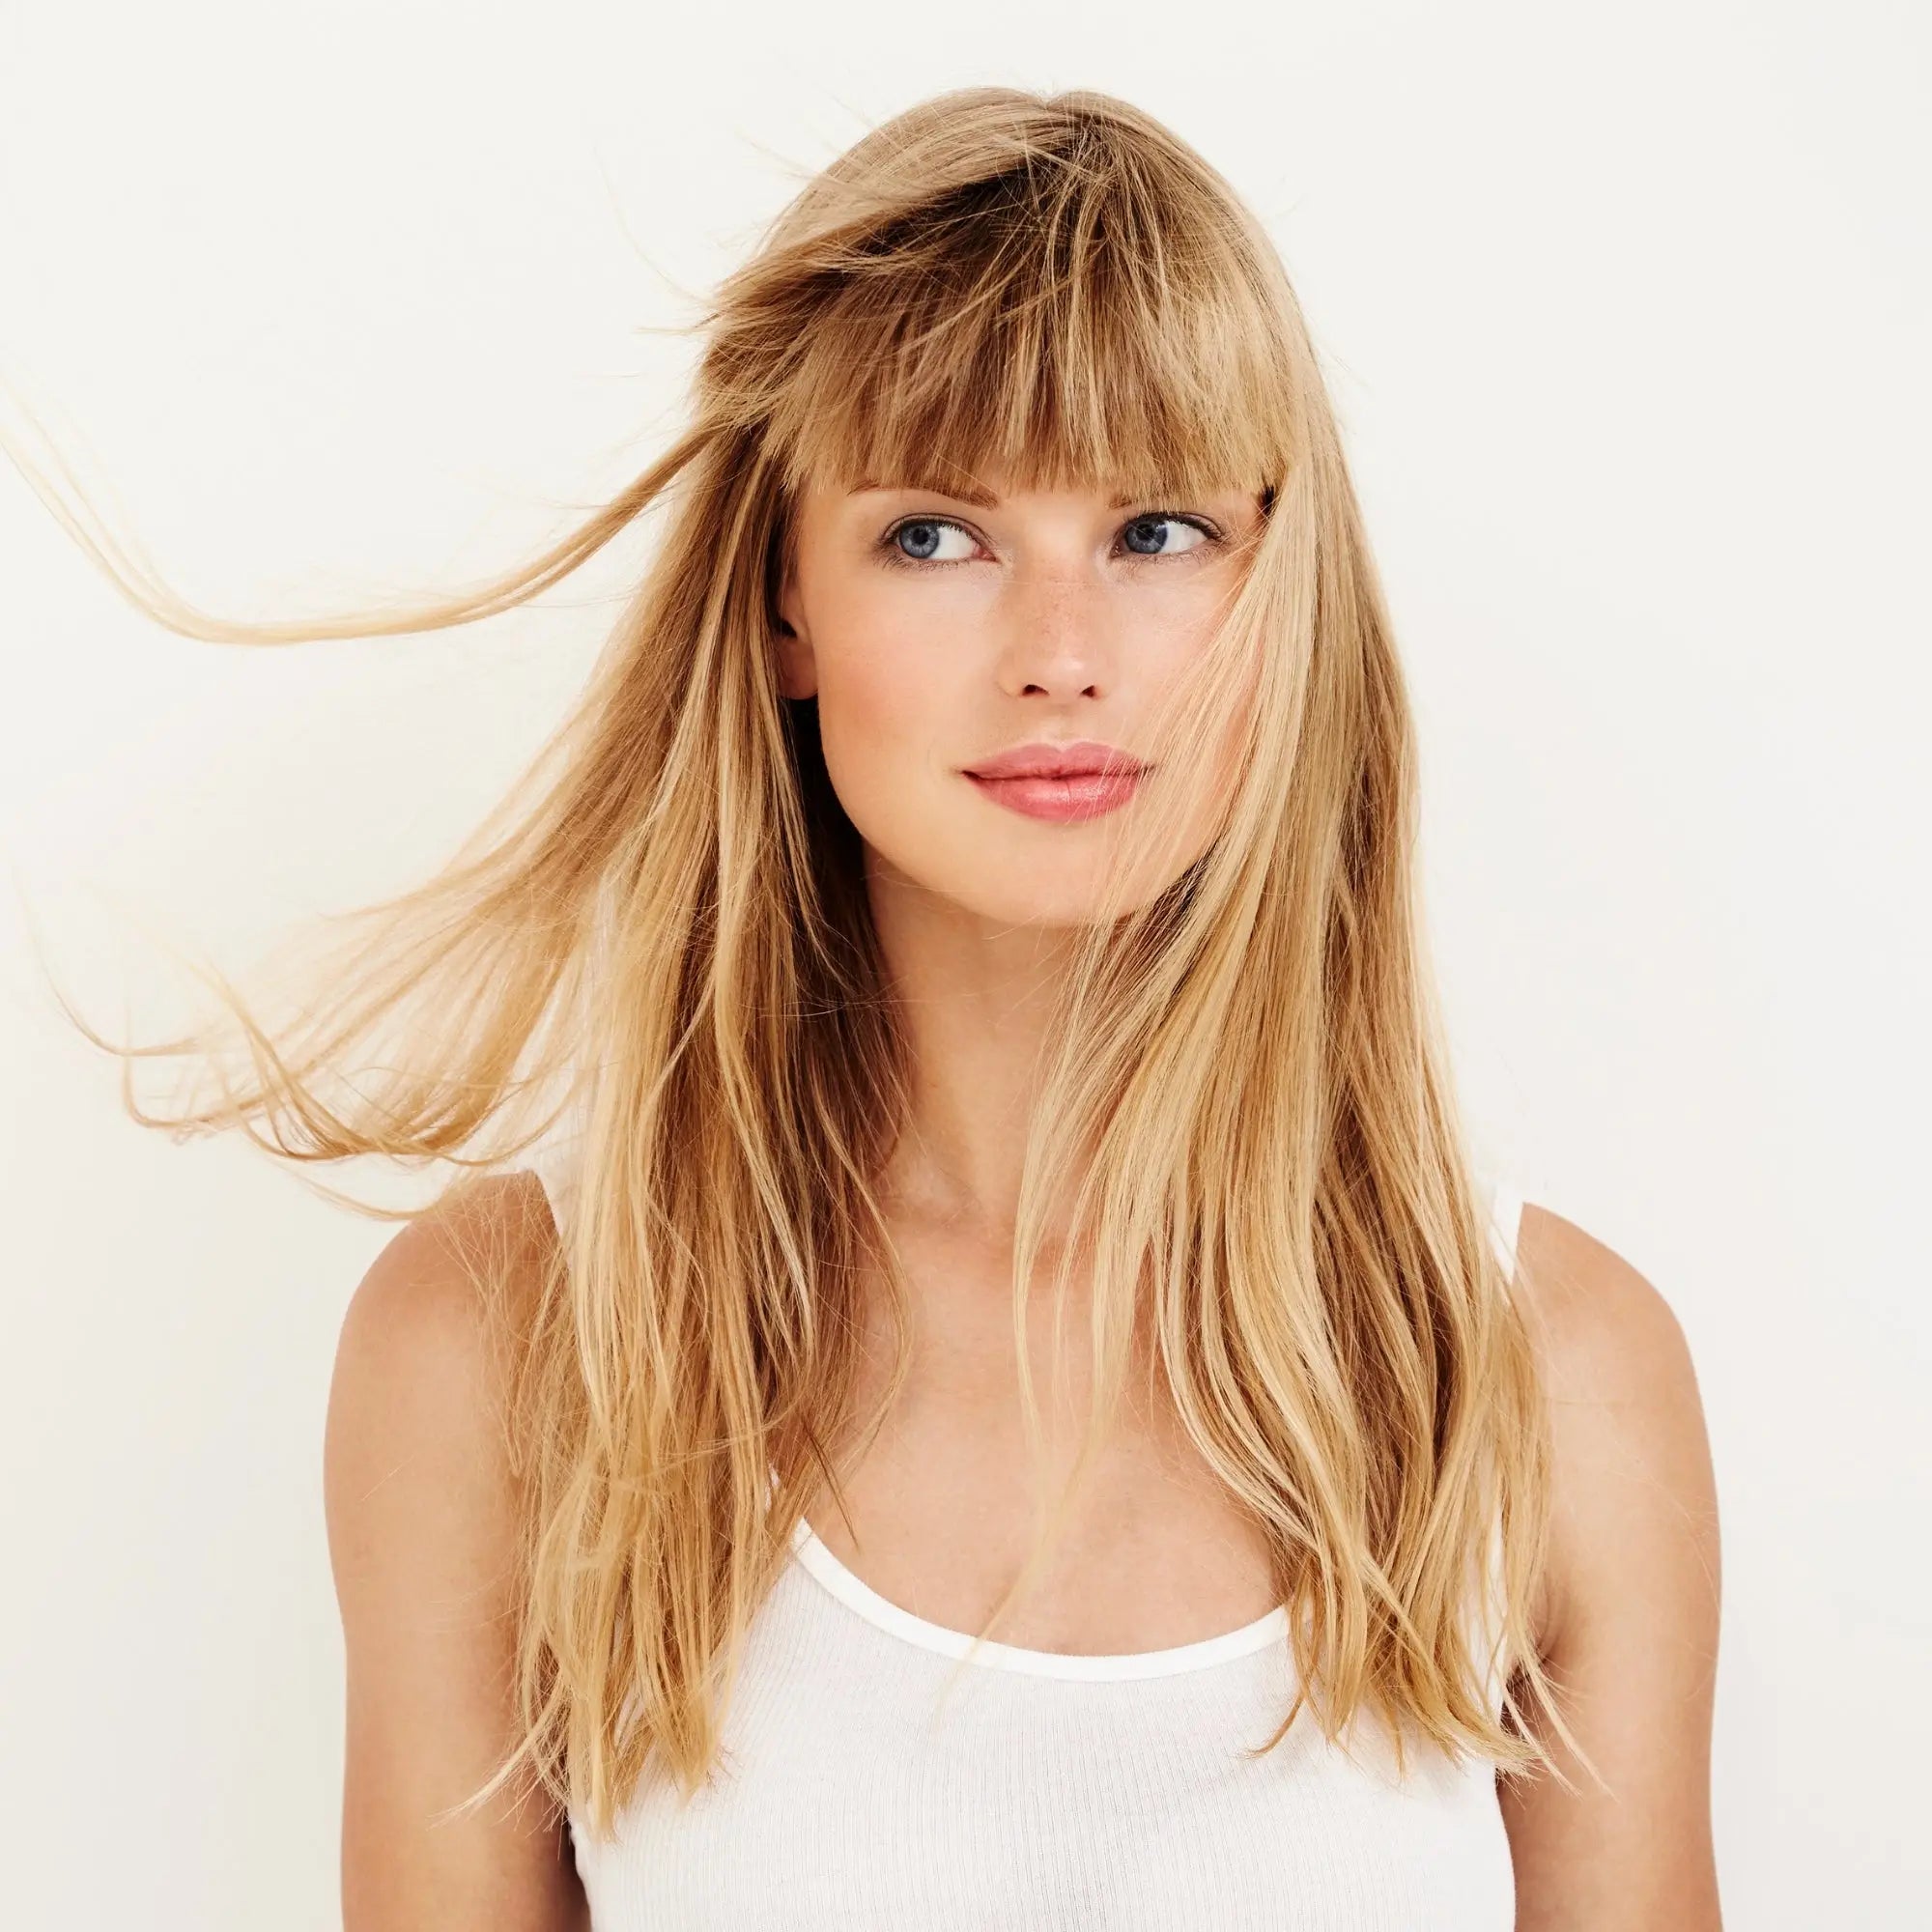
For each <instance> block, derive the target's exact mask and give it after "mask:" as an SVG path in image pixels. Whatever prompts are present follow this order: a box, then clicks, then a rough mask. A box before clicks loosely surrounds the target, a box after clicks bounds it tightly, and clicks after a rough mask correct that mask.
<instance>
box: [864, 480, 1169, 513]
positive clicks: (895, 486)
mask: <svg viewBox="0 0 1932 1932" xmlns="http://www.w3.org/2000/svg"><path fill="white" fill-rule="evenodd" d="M868 490H879V491H888V490H891V491H921V492H923V493H926V494H929V495H931V496H934V497H951V498H952V500H953V501H954V502H955V503H971V504H973V505H975V506H976V507H977V508H979V509H981V510H994V509H998V508H999V503H1000V499H999V498H998V497H995V496H993V495H992V494H991V493H990V492H989V491H985V490H980V489H976V488H975V487H974V486H973V485H972V484H970V483H968V484H965V485H963V486H962V487H961V488H959V489H957V490H942V489H940V488H939V487H938V486H937V485H934V484H920V483H872V482H865V483H855V484H853V486H852V488H851V489H850V491H849V492H847V494H848V495H849V496H853V497H861V496H864V495H865V494H866V493H867V491H868ZM1155 494H1156V495H1158V494H1161V493H1159V492H1156V493H1155ZM1166 494H1168V495H1170V496H1178V495H1179V492H1178V491H1170V492H1167V493H1166ZM1143 500H1145V499H1144V498H1142V497H1114V498H1112V500H1111V501H1110V502H1109V503H1108V505H1107V507H1108V508H1109V509H1110V510H1124V509H1125V508H1126V507H1127V505H1128V504H1129V503H1138V502H1141V501H1143Z"/></svg>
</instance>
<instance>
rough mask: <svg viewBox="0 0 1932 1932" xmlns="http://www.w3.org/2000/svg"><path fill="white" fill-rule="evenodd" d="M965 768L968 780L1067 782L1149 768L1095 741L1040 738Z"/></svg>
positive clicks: (1129, 754) (1130, 755)
mask: <svg viewBox="0 0 1932 1932" xmlns="http://www.w3.org/2000/svg"><path fill="white" fill-rule="evenodd" d="M964 769H965V773H966V776H967V777H968V778H969V779H1067V778H1080V777H1085V776H1087V775H1088V774H1090V773H1094V772H1105V773H1107V774H1109V775H1112V774H1115V773H1120V772H1141V771H1145V770H1146V765H1145V764H1144V762H1143V761H1142V760H1141V759H1139V758H1137V757H1135V756H1134V755H1133V753H1131V752H1123V751H1122V750H1121V749H1120V748H1119V747H1118V746H1116V745H1102V744H1100V743H1098V742H1097V741H1096V740H1094V739H1093V738H1076V739H1075V740H1074V741H1073V742H1072V743H1071V744H1066V745H1055V744H1050V743H1049V742H1048V741H1047V740H1045V739H1043V738H1041V739H1037V740H1035V742H1034V743H1032V744H1030V745H1015V746H1014V747H1013V748H1012V749H1011V750H1010V751H1009V752H1001V753H997V754H996V755H995V756H993V757H990V758H982V759H980V762H979V763H978V764H977V765H967V766H966V767H965V768H964Z"/></svg>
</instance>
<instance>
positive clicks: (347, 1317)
mask: <svg viewBox="0 0 1932 1932" xmlns="http://www.w3.org/2000/svg"><path fill="white" fill-rule="evenodd" d="M542 1200H543V1195H542V1187H541V1184H540V1183H539V1182H538V1180H537V1179H536V1177H535V1176H534V1175H533V1174H530V1173H528V1172H527V1171H524V1172H519V1173H515V1174H506V1175H493V1176H488V1177H485V1178H483V1179H478V1180H474V1181H471V1182H469V1184H468V1185H466V1186H465V1187H463V1188H461V1189H459V1190H457V1191H456V1192H454V1193H452V1194H451V1195H450V1196H448V1197H447V1198H446V1199H445V1200H444V1201H442V1202H441V1203H440V1204H439V1205H438V1206H437V1207H435V1208H432V1209H430V1210H429V1211H428V1212H427V1213H424V1214H421V1215H418V1216H417V1217H416V1218H415V1219H414V1220H412V1221H410V1222H407V1223H406V1224H405V1225H404V1226H403V1227H402V1229H401V1230H400V1231H399V1232H398V1233H397V1234H396V1235H394V1236H392V1237H391V1238H390V1240H389V1241H388V1243H387V1244H386V1245H385V1246H384V1248H383V1249H382V1251H381V1252H380V1253H379V1254H378V1255H377V1257H376V1259H375V1261H374V1262H372V1263H371V1264H370V1266H369V1269H368V1271H367V1273H366V1274H364V1276H363V1277H362V1279H361V1281H360V1282H359V1283H358V1284H357V1285H356V1288H355V1293H353V1294H352V1295H351V1296H350V1300H349V1306H348V1309H347V1311H346V1313H345V1314H344V1317H343V1321H342V1331H341V1335H340V1338H339V1340H338V1343H337V1350H336V1364H335V1381H334V1391H333V1392H334V1396H335V1398H336V1399H337V1400H338V1401H339V1402H340V1403H342V1404H343V1405H345V1406H347V1407H349V1408H350V1409H352V1410H355V1412H356V1416H359V1417H360V1419H362V1420H366V1421H370V1422H376V1423H384V1422H386V1423H387V1424H388V1425H389V1426H392V1427H393V1426H404V1427H408V1426H410V1424H409V1418H411V1417H413V1418H414V1419H415V1421H416V1423H417V1424H419V1425H427V1426H429V1427H430V1428H432V1429H434V1430H436V1431H438V1432H441V1431H446V1430H449V1429H452V1428H453V1429H455V1430H457V1431H458V1432H459V1433H463V1432H466V1431H473V1430H476V1429H482V1428H487V1427H488V1426H489V1425H490V1424H491V1422H492V1421H493V1419H494V1418H493V1417H492V1414H491V1408H492V1404H493V1400H494V1399H495V1398H496V1397H497V1395H498V1394H499V1393H500V1391H499V1389H498V1387H497V1371H498V1369H499V1367H500V1361H499V1351H498V1347H497V1345H499V1344H501V1343H502V1342H504V1341H505V1340H507V1339H508V1334H509V1331H507V1330H503V1328H502V1324H500V1323H493V1321H492V1320H491V1313H492V1309H491V1304H490V1303H489V1302H488V1300H487V1298H486V1296H485V1294H484V1293H483V1290H482V1287H481V1283H482V1280H483V1279H484V1277H485V1275H486V1273H488V1274H493V1275H495V1276H496V1278H497V1279H498V1280H499V1281H500V1282H501V1283H502V1284H503V1286H504V1290H505V1293H504V1295H503V1299H502V1301H501V1303H500V1304H499V1305H498V1312H501V1313H507V1314H509V1315H510V1316H511V1319H512V1324H514V1322H515V1321H516V1318H517V1316H518V1315H519V1314H526V1313H527V1310H528V1308H529V1306H530V1304H531V1303H532V1302H533V1300H534V1296H535V1292H536V1286H537V1283H538V1282H539V1280H540V1279H541V1266H542V1262H541V1250H542V1244H543V1242H544V1240H545V1238H546V1236H547V1235H548V1233H549V1229H550V1223H549V1219H548V1215H547V1212H546V1210H545V1209H544V1208H543V1206H542ZM398 1404H400V1405H401V1407H400V1408H399V1407H398V1406H397V1405H398ZM365 1410H366V1411H367V1412H366V1413H365V1412H364V1411H365ZM343 1419H344V1420H345V1421H347V1420H354V1419H355V1416H346V1417H344V1418H343ZM332 1420H333V1418H332ZM329 1446H330V1449H331V1450H333V1449H335V1448H337V1447H338V1446H341V1447H345V1448H346V1447H347V1446H349V1445H348V1444H347V1442H346V1441H344V1439H343V1438H342V1436H341V1435H340V1433H339V1432H336V1431H335V1430H333V1429H331V1434H330V1438H329Z"/></svg>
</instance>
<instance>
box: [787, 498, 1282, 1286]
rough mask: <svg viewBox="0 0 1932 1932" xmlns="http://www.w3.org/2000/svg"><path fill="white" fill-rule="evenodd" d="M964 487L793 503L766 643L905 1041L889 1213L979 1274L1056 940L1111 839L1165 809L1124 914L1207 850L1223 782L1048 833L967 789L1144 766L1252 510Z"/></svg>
mask: <svg viewBox="0 0 1932 1932" xmlns="http://www.w3.org/2000/svg"><path fill="white" fill-rule="evenodd" d="M956 487H958V488H961V489H964V490H967V491H969V492H970V493H971V494H969V495H966V496H952V495H949V494H946V493H943V492H940V491H935V490H908V489H900V488H875V487H865V488H860V489H857V490H846V489H841V488H838V487H837V486H834V485H830V484H826V485H820V486H818V487H816V488H813V489H810V490H809V491H807V492H806V493H805V495H804V497H803V500H802V501H801V502H800V504H799V506H798V513H797V541H796V547H795V562H794V565H793V568H792V570H791V571H790V572H789V574H788V576H787V579H786V582H785V583H784V586H783V589H782V592H781V597H780V614H781V618H782V620H783V623H784V626H785V632H784V634H783V635H781V638H780V639H779V645H778V648H779V665H780V688H781V691H782V692H783V694H784V695H785V696H787V697H792V698H808V697H810V698H816V699H817V706H818V727H819V736H820V742H821V744H822V745H823V748H824V753H825V761H826V768H827V771H828V773H829V775H830V777H831V780H832V782H833V785H834V787H835V789H836V790H837V791H838V798H839V802H840V804H841V805H842V806H843V807H844V809H845V811H846V813H847V815H848V816H849V817H850V818H851V819H852V822H853V823H854V825H855V826H856V827H857V828H858V830H859V832H860V834H861V836H862V838H864V840H865V847H866V867H867V890H868V893H869V895H870V898H871V905H872V913H873V919H874V922H875V923H876V925H877V927H878V932H879V942H880V946H881V949H882V951H883V952H884V955H885V958H886V961H887V968H888V971H889V973H890V975H891V978H892V980H893V984H894V989H895V997H896V998H897V999H898V1001H899V1002H900V1003H901V1004H902V1006H903V1009H904V1012H905V1015H906V1021H907V1025H908V1028H909V1031H910V1034H911V1037H912V1040H913V1054H912V1061H913V1065H914V1068H915V1080H916V1098H915V1105H914V1109H913V1121H912V1124H911V1128H910V1130H909V1132H908V1134H907V1137H906V1140H905V1142H904V1144H903V1146H902V1148H901V1150H900V1152H899V1154H898V1156H897V1157H896V1160H895V1169H894V1171H893V1172H892V1173H891V1174H889V1175H888V1176H887V1177H886V1181H885V1194H886V1198H887V1199H888V1200H889V1201H892V1202H893V1203H895V1204H896V1205H897V1206H898V1207H899V1208H901V1209H902V1210H903V1211H904V1212H906V1213H907V1214H908V1215H909V1216H912V1217H915V1218H919V1219H922V1220H930V1221H937V1222H942V1223H944V1224H945V1225H946V1226H947V1227H948V1228H949V1230H950V1231H951V1232H952V1235H953V1236H955V1237H961V1238H964V1239H966V1240H968V1241H971V1242H973V1243H975V1244H981V1245H983V1247H984V1249H985V1251H986V1252H987V1254H988V1255H989V1256H990V1255H992V1254H994V1253H996V1252H997V1253H999V1254H1001V1255H1004V1254H1005V1253H1006V1252H1007V1246H1008V1243H1009V1241H1010V1238H1011V1232H1012V1226H1013V1216H1014V1208H1015V1203H1016V1201H1017V1198H1018V1192H1019V1179H1020V1160H1021V1151H1022V1142H1023V1120H1024V1114H1025V1109H1026V1105H1027V1100H1028V1096H1029V1094H1031V1092H1032V1091H1033V1088H1034V1085H1035V1075H1034V1065H1035V1061H1036V1056H1037V1052H1038V1050H1039V1047H1040V1044H1041V1032H1042V1029H1043V1028H1044V1026H1045V1025H1046V1023H1047V1021H1048V1018H1049V1017H1050V998H1051V993H1052V988H1053V984H1054V979H1053V973H1054V965H1055V962H1056V959H1057V958H1058V957H1059V956H1060V955H1061V954H1062V952H1064V941H1065V928H1067V927H1069V926H1071V925H1073V924H1075V923H1079V922H1082V921H1086V920H1090V919H1091V918H1092V917H1093V916H1094V907H1095V905H1096V904H1097V903H1098V899H1097V889H1098V882H1099V878H1100V868H1101V865H1102V861H1103V858H1104V856H1105V854H1106V852H1107V850H1108V849H1109V845H1110V842H1111V840H1112V838H1113V837H1114V834H1115V831H1116V821H1118V820H1121V819H1123V818H1124V817H1125V816H1126V815H1127V814H1128V813H1132V812H1135V811H1138V810H1144V809H1146V808H1148V807H1150V806H1152V805H1155V804H1158V805H1160V806H1162V807H1165V808H1167V809H1170V810H1174V811H1175V812H1177V813H1178V814H1179V825H1180V831H1179V836H1178V838H1177V840H1176V842H1175V843H1174V845H1173V846H1171V847H1170V848H1169V850H1168V854H1167V860H1166V864H1165V866H1164V867H1163V869H1162V872H1161V874H1160V875H1159V876H1158V877H1153V878H1137V879H1135V880H1134V882H1133V893H1132V896H1133V898H1134V900H1135V902H1137V903H1138V902H1140V901H1142V900H1144V899H1146V898H1151V897H1152V896H1153V895H1155V894H1156V893H1157V892H1158V891H1160V890H1161V889H1163V888H1165V887H1166V886H1168V885H1169V884H1171V883H1172V882H1173V880H1174V879H1175V878H1177V877H1178V876H1179V874H1180V873H1181V872H1182V871H1183V870H1184V869H1185V868H1186V867H1187V866H1188V865H1189V864H1191V863H1192V862H1193V861H1194V860H1195V859H1196V858H1197V857H1198V856H1199V855H1200V853H1201V852H1202V851H1203V850H1204V849H1205V848H1206V846H1207V844H1208V840H1209V838H1210V837H1211V835H1212V830H1213V825H1214V813H1215V809H1216V806H1217V803H1218V801H1219V800H1220V798H1221V797H1222V795H1223V793H1224V791H1225V788H1226V786H1227V783H1228V781H1229V777H1230V773H1229V770H1228V767H1227V764H1226V760H1225V757H1224V760H1223V763H1222V765H1221V767H1220V768H1219V769H1216V770H1214V771H1209V772H1206V773H1202V772H1194V771H1187V770H1182V769H1176V768H1174V767H1171V766H1169V765H1166V764H1160V765H1159V766H1158V768H1157V769H1156V770H1155V771H1153V772H1151V773H1150V774H1149V776H1148V778H1147V779H1146V780H1145V781H1143V786H1142V791H1141V793H1140V795H1138V796H1137V797H1136V798H1135V799H1134V800H1133V801H1132V802H1130V803H1129V804H1127V805H1126V806H1124V807H1123V808H1122V809H1121V810H1119V811H1118V812H1114V813H1109V814H1107V815H1106V816H1103V817H1100V818H1096V819H1091V820H1087V821H1084V822H1078V823H1053V822H1047V821H1041V820H1037V819H1030V818H1027V817H1024V816H1021V815H1020V814H1018V813H1015V812H1012V811H1009V810H1007V809H1006V808H1004V807H1002V806H1000V805H997V804H995V803H993V802H992V801H990V800H989V799H987V798H986V797H985V796H983V795H982V794H981V793H980V790H979V789H978V788H977V787H976V786H975V785H974V784H973V782H972V781H970V780H969V779H967V778H965V777H964V776H962V775H961V771H960V768H961V767H963V766H967V765H970V764H972V763H974V762H975V761H976V760H980V759H983V758H985V757H986V756H988V755H990V754H992V753H997V752H1000V751H1003V750H1005V749H1007V748H1009V747H1010V746H1015V745H1019V744H1023V743H1028V742H1032V741H1036V740H1039V739H1046V740H1051V741H1054V742H1064V741H1068V740H1073V739H1093V740H1097V741H1099V742H1101V743H1103V744H1108V745H1113V746H1116V747H1118V748H1120V749H1121V750H1122V751H1124V752H1127V753H1134V754H1136V755H1139V756H1144V757H1151V756H1153V755H1154V748H1153V747H1152V746H1151V743H1150V742H1149V724H1148V721H1149V720H1150V719H1151V716H1152V715H1153V714H1154V711H1155V708H1156V706H1157V705H1158V704H1160V703H1161V702H1162V700H1163V699H1165V698H1166V697H1168V696H1170V694H1172V693H1173V692H1174V691H1175V690H1176V689H1177V687H1178V685H1179V682H1180V681H1181V680H1183V679H1184V678H1185V677H1186V676H1187V674H1188V672H1189V670H1190V668H1193V667H1194V666H1195V665H1196V664H1197V663H1198V661H1199V659H1200V656H1201V654H1202V652H1203V650H1204V649H1205V648H1206V646H1207V643H1208V639H1209V637H1210V636H1211V634H1212V632H1213V629H1214V627H1215V625H1216V623H1217V621H1218V619H1219V618H1220V617H1221V616H1222V615H1223V613H1224V612H1225V611H1226V608H1227V606H1228V603H1229V601H1230V599H1231V598H1232V597H1233V596H1234V594H1235V592H1236V589H1237V588H1238V586H1239V582H1240V576H1241V572H1242V568H1243V562H1244V558H1243V554H1242V546H1243V545H1244V544H1245V543H1248V542H1251V541H1252V540H1253V539H1254V538H1255V537H1256V536H1257V535H1258V534H1259V530H1260V526H1261V520H1262V516H1263V511H1262V504H1261V498H1260V497H1259V496H1257V495H1255V494H1253V493H1250V492H1246V491H1243V490H1240V489H1238V488H1236V489H1228V490H1223V491H1219V492H1215V493H1210V494H1208V495H1205V496H1193V497H1144V498H1127V499H1125V500H1123V501H1122V500H1117V498H1116V493H1114V492H1112V491H1108V490H1103V489H1099V488H1097V487H1095V488H1085V489H1063V490H1031V491H1014V490H1011V489H1009V488H1007V487H1005V485H1004V483H1003V480H1002V479H1001V478H999V477H998V476H997V475H995V476H992V477H987V478H981V479H962V481H961V483H960V484H959V485H958V486H956ZM980 499H989V500H980ZM908 553H911V554H908ZM1231 743H1232V740H1231V741H1230V744H1231ZM1156 786H1159V787H1163V788H1165V790H1164V795H1162V796H1160V797H1158V798H1156V796H1155V792H1154V787H1156Z"/></svg>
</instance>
